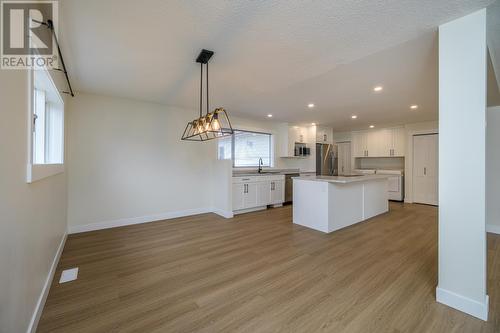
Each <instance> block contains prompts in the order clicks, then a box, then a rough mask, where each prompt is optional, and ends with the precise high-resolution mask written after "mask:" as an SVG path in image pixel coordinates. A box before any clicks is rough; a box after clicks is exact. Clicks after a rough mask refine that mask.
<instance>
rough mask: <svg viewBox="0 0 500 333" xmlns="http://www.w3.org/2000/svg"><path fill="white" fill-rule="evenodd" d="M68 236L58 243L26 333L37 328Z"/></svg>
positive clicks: (33, 332) (31, 332) (33, 331)
mask: <svg viewBox="0 0 500 333" xmlns="http://www.w3.org/2000/svg"><path fill="white" fill-rule="evenodd" d="M67 237H68V235H67V234H66V233H64V235H63V237H62V239H61V243H59V247H58V248H57V251H56V255H55V256H54V260H52V265H51V266H50V269H49V274H48V275H47V279H46V280H45V284H44V285H43V289H42V292H41V293H40V296H39V297H38V301H37V302H36V306H35V311H34V312H33V315H32V316H31V320H30V323H29V325H28V329H27V330H26V332H27V333H35V332H36V328H37V326H38V321H39V320H40V317H41V316H42V311H43V307H44V305H45V301H46V300H47V296H48V295H49V290H50V285H51V284H52V280H53V279H54V274H55V272H56V268H57V264H58V263H59V258H61V254H62V252H63V249H64V244H65V243H66V238H67Z"/></svg>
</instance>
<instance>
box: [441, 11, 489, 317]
mask: <svg viewBox="0 0 500 333" xmlns="http://www.w3.org/2000/svg"><path fill="white" fill-rule="evenodd" d="M485 135H486V10H485V9H483V10H480V11H478V12H475V13H473V14H470V15H467V16H464V17H462V18H460V19H457V20H454V21H452V22H449V23H446V24H444V25H441V26H440V27H439V285H438V288H437V292H436V297H437V301H438V302H441V303H444V304H447V305H449V306H451V307H454V308H456V309H458V310H461V311H463V312H466V313H469V314H471V315H473V316H475V317H478V318H480V319H483V320H486V319H487V316H488V297H487V295H486V255H487V252H486V231H485V206H486V199H485V138H486V137H485Z"/></svg>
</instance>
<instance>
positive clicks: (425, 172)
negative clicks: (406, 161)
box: [424, 167, 427, 176]
mask: <svg viewBox="0 0 500 333" xmlns="http://www.w3.org/2000/svg"><path fill="white" fill-rule="evenodd" d="M425 175H427V168H426V167H424V176H425Z"/></svg>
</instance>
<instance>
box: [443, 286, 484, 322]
mask: <svg viewBox="0 0 500 333" xmlns="http://www.w3.org/2000/svg"><path fill="white" fill-rule="evenodd" d="M436 301H437V302H439V303H442V304H445V305H448V306H450V307H452V308H454V309H457V310H459V311H462V312H465V313H467V314H469V315H471V316H474V317H476V318H479V319H481V320H484V321H487V320H488V304H489V297H488V295H486V297H485V298H484V301H483V302H478V301H475V300H473V299H470V298H467V297H465V296H462V295H459V294H456V293H454V292H451V291H449V290H446V289H442V288H439V287H436Z"/></svg>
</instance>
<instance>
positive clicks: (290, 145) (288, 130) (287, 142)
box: [278, 124, 314, 157]
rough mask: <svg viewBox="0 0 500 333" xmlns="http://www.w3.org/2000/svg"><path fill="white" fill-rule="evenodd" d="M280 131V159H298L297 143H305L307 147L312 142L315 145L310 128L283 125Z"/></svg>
mask: <svg viewBox="0 0 500 333" xmlns="http://www.w3.org/2000/svg"><path fill="white" fill-rule="evenodd" d="M278 131H279V156H280V157H297V156H295V143H304V144H306V146H307V144H309V143H311V142H313V143H314V139H312V140H311V135H310V132H311V131H310V129H309V128H308V127H305V126H288V124H283V125H282V126H280V128H279V130H278Z"/></svg>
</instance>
